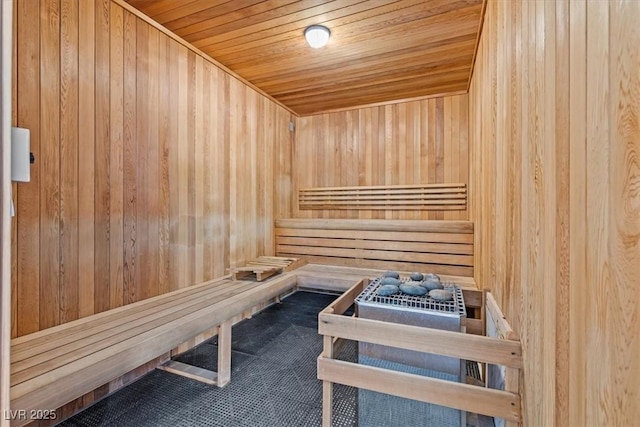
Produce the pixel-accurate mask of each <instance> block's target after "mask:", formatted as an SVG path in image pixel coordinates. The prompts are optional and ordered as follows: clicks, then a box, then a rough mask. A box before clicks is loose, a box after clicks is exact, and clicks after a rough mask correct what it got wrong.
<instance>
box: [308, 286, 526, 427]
mask: <svg viewBox="0 0 640 427" xmlns="http://www.w3.org/2000/svg"><path fill="white" fill-rule="evenodd" d="M367 284H368V281H367V280H363V281H361V282H359V283H357V284H356V285H354V286H353V287H352V288H351V289H349V290H348V291H347V292H345V293H344V294H342V296H341V297H340V298H338V299H337V300H335V301H334V302H333V303H332V304H331V305H329V306H328V307H327V308H325V309H324V310H322V311H321V312H320V315H319V318H318V320H319V321H318V333H319V334H320V335H322V336H323V341H324V348H323V352H322V354H321V355H320V356H319V357H318V379H319V380H322V382H323V385H322V398H323V401H322V425H323V427H330V426H331V419H332V400H333V384H334V383H335V384H344V385H348V386H351V387H357V388H362V389H366V390H372V391H376V392H379V393H386V394H390V395H393V396H399V397H404V398H408V399H413V400H418V401H421V402H427V403H433V404H436V405H442V406H446V407H450V408H455V409H459V410H462V411H467V412H472V413H476V414H483V415H488V416H492V417H496V418H502V419H504V420H505V422H506V425H507V426H509V427H513V426H518V425H519V424H520V423H521V422H522V410H521V396H520V394H519V378H520V370H521V369H522V366H523V365H522V347H521V344H520V341H519V340H517V339H514V338H513V337H512V339H507V338H504V339H501V338H492V337H487V336H483V335H473V334H468V333H461V332H451V331H443V330H439V329H432V328H424V327H419V326H410V325H401V324H396V323H389V322H382V321H379V320H371V319H362V318H358V317H355V316H345V315H344V312H345V311H346V310H347V309H348V308H349V307H351V306H352V305H353V304H354V301H355V298H356V297H357V296H358V295H359V294H360V293H361V292H362V291H363V290H364V288H365V287H366V286H367ZM468 292H471V291H468ZM475 292H476V293H480V294H482V291H475ZM487 295H490V294H487ZM476 299H479V300H483V301H484V298H481V297H480V298H476ZM489 301H493V303H495V300H494V299H493V298H490V299H489V298H487V305H488V304H489ZM465 303H466V300H465ZM486 312H487V315H488V316H493V315H494V314H495V315H498V316H499V317H500V319H493V320H492V321H494V322H495V323H497V324H499V325H500V326H499V327H500V328H507V329H509V330H510V329H511V328H510V327H509V326H508V323H506V320H505V319H504V316H502V312H501V311H500V309H499V307H497V306H495V307H491V308H490V309H487V310H486ZM506 335H510V333H508V332H506V333H504V335H503V333H502V332H501V333H500V336H506ZM344 340H353V341H362V342H369V343H374V344H381V345H386V346H390V347H396V348H402V349H406V350H415V351H420V352H424V353H432V354H438V355H442V356H450V357H455V358H460V359H464V360H469V361H476V362H480V363H487V364H492V365H500V366H504V367H506V371H505V372H506V374H505V390H496V389H491V388H486V387H484V386H481V385H472V384H464V383H457V382H453V381H445V380H440V379H435V378H430V377H425V376H420V375H414V374H408V373H404V372H398V371H393V370H388V369H383V368H377V367H373V366H366V365H360V364H358V363H353V362H346V361H342V360H336V359H334V355H335V354H336V352H337V347H338V346H340V345H341V344H342V343H343V341H344Z"/></svg>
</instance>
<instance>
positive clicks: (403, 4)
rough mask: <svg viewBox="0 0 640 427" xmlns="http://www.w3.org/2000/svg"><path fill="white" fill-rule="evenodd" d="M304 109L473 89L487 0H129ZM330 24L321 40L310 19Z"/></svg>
mask: <svg viewBox="0 0 640 427" xmlns="http://www.w3.org/2000/svg"><path fill="white" fill-rule="evenodd" d="M126 1H127V2H128V3H129V4H131V5H132V6H133V7H135V8H137V9H138V10H140V11H141V12H143V13H145V14H146V15H148V16H149V17H151V18H152V19H154V20H155V21H157V22H158V23H160V24H162V25H164V26H165V27H166V28H168V29H169V30H171V31H173V32H174V33H175V34H177V35H178V36H180V37H182V38H183V39H185V40H186V41H188V42H190V43H191V44H193V45H194V46H195V47H197V48H199V49H200V50H202V51H203V52H205V53H206V54H208V55H209V56H211V57H212V58H214V59H215V60H217V61H218V62H220V63H221V64H223V65H224V66H226V67H227V68H229V69H231V70H232V71H234V72H235V73H237V74H238V75H240V76H242V77H243V78H244V79H245V80H247V81H249V82H251V83H252V84H254V85H255V86H257V87H258V88H260V89H261V90H263V91H264V92H266V93H267V94H269V95H270V96H272V97H273V98H275V99H277V100H278V101H280V102H281V103H283V104H284V105H286V106H288V107H289V108H290V109H292V110H293V111H295V112H296V113H298V114H300V115H307V114H315V113H319V112H323V111H332V110H339V109H345V108H353V107H358V106H363V105H371V104H377V103H384V102H389V101H393V100H401V99H410V98H416V97H424V96H429V95H437V94H446V93H454V92H460V91H466V90H467V86H468V82H469V79H470V77H471V69H472V62H473V56H474V52H475V48H476V40H477V38H478V31H479V28H480V21H481V18H482V3H483V0H365V1H362V0H333V1H328V0H298V1H294V0H126ZM313 24H322V25H325V26H327V27H328V28H329V29H330V30H331V39H330V40H329V44H328V45H327V46H325V47H324V48H321V49H312V48H311V47H309V46H308V45H307V43H306V41H305V39H304V36H303V32H304V29H305V28H306V27H307V26H309V25H313Z"/></svg>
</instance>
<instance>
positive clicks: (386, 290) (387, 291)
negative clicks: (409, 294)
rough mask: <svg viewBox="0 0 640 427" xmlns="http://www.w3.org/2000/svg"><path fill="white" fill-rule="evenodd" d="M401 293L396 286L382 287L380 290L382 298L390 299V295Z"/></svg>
mask: <svg viewBox="0 0 640 427" xmlns="http://www.w3.org/2000/svg"><path fill="white" fill-rule="evenodd" d="M399 291H400V288H398V287H397V286H396V285H384V286H380V289H378V295H380V296H381V297H388V296H390V295H395V294H397V293H398V292H399Z"/></svg>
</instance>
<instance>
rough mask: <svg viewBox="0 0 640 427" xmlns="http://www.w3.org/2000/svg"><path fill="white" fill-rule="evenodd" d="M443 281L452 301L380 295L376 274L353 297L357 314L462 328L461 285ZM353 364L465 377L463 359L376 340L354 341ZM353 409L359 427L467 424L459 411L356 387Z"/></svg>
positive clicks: (457, 378)
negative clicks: (355, 404) (451, 296)
mask: <svg viewBox="0 0 640 427" xmlns="http://www.w3.org/2000/svg"><path fill="white" fill-rule="evenodd" d="M405 280H406V279H405ZM403 281H404V280H403ZM443 285H444V287H445V289H447V290H449V291H451V292H452V293H453V300H452V301H448V302H439V301H436V300H434V299H433V298H430V297H429V296H428V295H425V296H410V295H406V294H396V295H391V296H379V295H378V292H377V291H378V289H379V288H380V286H381V284H380V279H379V278H378V279H374V280H372V281H371V282H370V283H369V285H368V286H367V287H366V288H365V289H364V291H362V293H361V294H360V295H359V296H358V297H357V298H356V300H355V302H356V307H357V312H358V317H360V318H364V319H373V320H379V321H383V322H392V323H399V324H404V325H412V326H421V327H428V328H434V329H441V330H446V331H455V332H463V331H464V330H463V327H464V319H465V318H466V310H465V306H464V300H463V296H462V290H461V289H460V287H458V286H456V285H455V284H453V283H443ZM358 363H361V364H365V365H370V366H376V367H379V368H385V369H392V370H397V371H402V372H408V373H412V374H417V375H425V376H429V377H433V378H439V379H444V380H448V381H457V382H464V381H465V379H466V361H465V360H462V359H456V358H453V357H449V356H440V355H434V354H428V353H422V352H418V351H413V350H404V349H399V348H394V347H388V346H383V345H379V344H371V343H365V342H361V343H359V346H358ZM358 408H359V409H358V418H359V423H360V426H362V427H366V426H378V425H385V426H389V427H391V426H396V425H397V426H409V425H439V426H456V427H457V426H460V425H462V426H464V425H466V414H465V413H464V412H463V411H459V410H455V409H451V408H445V407H441V406H437V405H432V404H428V403H423V402H418V401H415V400H410V399H404V398H399V397H395V396H389V395H386V394H381V393H377V392H372V391H368V390H363V389H361V390H359V392H358Z"/></svg>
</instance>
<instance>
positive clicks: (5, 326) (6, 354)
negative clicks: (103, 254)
mask: <svg viewBox="0 0 640 427" xmlns="http://www.w3.org/2000/svg"><path fill="white" fill-rule="evenodd" d="M14 16H15V15H14V2H4V3H2V4H0V22H1V26H2V28H1V29H0V99H1V101H0V105H1V108H0V140H1V141H2V148H1V149H0V182H1V184H0V185H1V187H0V199H1V200H2V206H1V207H0V218H2V220H1V225H0V229H1V230H2V234H1V235H0V247H1V248H2V250H1V251H2V258H1V259H0V277H1V279H0V411H1V413H2V414H6V413H7V412H8V411H9V410H10V399H11V396H10V387H9V383H10V361H11V346H10V345H11V344H10V343H11V320H12V318H11V301H12V297H11V293H12V287H13V284H12V279H11V275H12V273H13V271H12V270H13V265H14V264H13V261H12V259H11V256H10V254H11V251H12V249H13V248H12V246H13V242H12V237H11V236H12V233H11V232H12V218H11V213H10V212H9V207H10V206H11V203H12V202H11V200H12V199H13V195H12V190H13V188H12V183H11V148H10V147H11V145H10V144H8V143H7V141H9V140H10V138H11V127H12V126H14V125H15V114H14V112H13V110H12V105H13V103H14V102H16V99H15V92H14V90H13V88H12V84H11V82H12V81H13V79H14V78H15V77H14V66H13V65H12V64H13V61H14V60H15V59H12V56H15V48H16V45H15V44H14V42H13V40H14V39H13V27H14V25H15V20H14ZM0 426H1V427H9V419H8V417H6V416H3V417H2V419H0Z"/></svg>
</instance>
